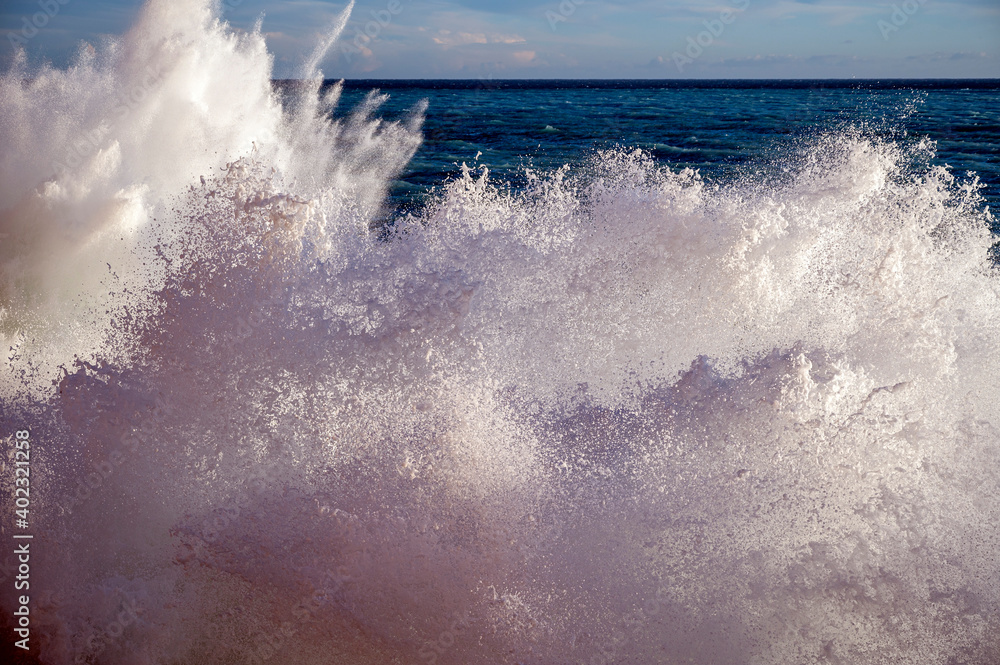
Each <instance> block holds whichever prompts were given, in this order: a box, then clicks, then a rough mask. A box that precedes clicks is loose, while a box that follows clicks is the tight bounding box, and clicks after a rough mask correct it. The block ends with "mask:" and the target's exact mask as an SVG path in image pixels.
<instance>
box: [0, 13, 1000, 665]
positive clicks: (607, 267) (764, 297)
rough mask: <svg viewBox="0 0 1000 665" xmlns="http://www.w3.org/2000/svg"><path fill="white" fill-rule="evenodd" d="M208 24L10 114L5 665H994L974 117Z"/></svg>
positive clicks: (991, 145)
mask: <svg viewBox="0 0 1000 665" xmlns="http://www.w3.org/2000/svg"><path fill="white" fill-rule="evenodd" d="M215 19H216V14H215V10H214V9H213V7H212V6H211V4H210V3H206V2H200V1H197V0H180V1H179V2H167V1H166V0H153V1H152V2H150V3H148V4H147V5H146V7H145V8H144V10H143V12H142V13H141V14H140V16H139V18H138V19H137V22H136V24H135V25H134V26H133V27H132V28H131V29H130V30H129V32H128V33H127V34H126V35H124V36H123V37H122V38H121V40H120V41H117V42H109V43H108V44H107V45H106V46H104V47H102V49H101V50H98V51H95V53H93V54H90V55H88V54H87V53H84V54H83V55H81V59H80V60H79V62H77V63H76V64H75V65H74V66H72V67H70V68H67V69H54V68H51V67H48V66H40V67H35V68H34V69H31V68H29V66H28V65H27V64H26V63H24V62H23V61H20V62H18V63H17V64H16V66H15V69H14V70H12V71H10V72H8V73H7V74H5V75H4V76H3V77H2V78H0V120H2V121H0V145H3V146H4V151H3V153H2V154H0V342H2V345H3V348H4V350H5V354H4V358H5V360H4V365H3V371H2V373H0V407H2V413H0V436H2V437H3V440H4V442H5V456H4V458H3V459H4V466H3V474H2V481H0V482H2V483H3V486H4V491H3V493H2V494H0V505H2V511H0V514H2V533H3V541H4V554H2V555H0V584H2V587H0V588H2V589H3V591H2V592H0V602H2V605H3V614H2V616H3V623H4V626H5V627H4V631H3V632H4V643H3V647H2V649H3V650H4V651H2V652H0V653H3V655H4V657H5V658H7V659H9V660H10V661H11V662H14V660H13V659H14V658H15V657H17V658H20V659H21V661H20V662H32V663H45V664H47V665H63V664H70V663H72V664H78V663H93V664H101V665H104V664H108V665H119V664H120V665H126V664H135V663H148V664H164V665H166V664H172V665H180V664H188V663H190V664H199V665H201V664H205V663H220V664H221V663H231V664H240V665H243V664H257V663H273V664H275V665H278V664H282V665H283V664H289V665H308V664H313V663H315V664H330V663H335V664H339V665H365V664H372V665H374V664H380V665H382V664H388V663H391V664H397V665H421V664H427V665H434V664H437V665H451V664H454V665H458V664H468V663H476V664H484V665H494V664H495V665H501V664H503V665H514V664H518V665H570V664H581V663H584V664H586V665H609V664H611V663H641V664H668V663H670V664H672V663H678V664H679V663H687V664H692V665H792V664H794V665H799V664H802V665H805V664H807V663H808V664H815V665H848V664H849V665H888V664H893V663H898V664H900V665H903V664H906V665H910V664H913V663H919V664H921V665H959V664H965V665H996V663H998V662H1000V638H998V636H1000V585H998V580H1000V559H998V557H997V555H996V553H997V551H998V549H1000V529H998V528H997V525H998V524H1000V498H998V497H1000V402H998V400H997V395H998V393H1000V390H998V388H1000V378H998V377H1000V325H998V321H1000V267H998V250H997V240H998V238H997V231H998V229H997V227H996V223H997V222H996V218H995V215H994V212H993V210H994V208H995V206H996V204H997V202H998V200H1000V189H998V186H1000V165H998V161H997V160H998V158H997V155H998V154H1000V131H998V128H1000V111H998V110H997V109H998V105H997V103H996V102H997V99H998V91H1000V84H998V83H997V82H996V81H690V82H676V81H669V82H661V81H497V80H491V79H483V80H478V81H346V82H343V83H340V82H338V81H336V80H327V79H324V75H322V74H320V73H319V72H316V75H315V76H314V77H312V78H311V79H309V80H305V81H296V82H289V81H275V80H273V75H272V59H271V56H270V55H269V54H268V52H267V46H266V41H265V37H264V35H262V34H260V33H258V32H237V31H233V30H231V29H230V28H229V26H228V25H227V24H225V23H222V22H218V21H216V20H215ZM345 20H346V19H345ZM330 73H331V72H326V75H327V76H329V74H330ZM375 90H378V92H375ZM18 552H22V554H19V553H18ZM19 557H27V560H26V559H25V558H19ZM17 642H22V644H23V646H24V647H27V648H20V646H19V645H17Z"/></svg>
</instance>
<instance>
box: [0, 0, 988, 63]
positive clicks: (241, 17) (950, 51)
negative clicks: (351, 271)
mask: <svg viewBox="0 0 1000 665" xmlns="http://www.w3.org/2000/svg"><path fill="white" fill-rule="evenodd" d="M346 4H347V3H346V2H326V1H323V0H289V1H269V0H242V2H236V1H234V0H227V1H226V2H223V3H221V6H222V8H223V10H222V11H223V13H222V15H223V18H224V20H227V21H229V22H230V24H231V25H232V26H233V27H235V28H239V29H244V30H250V29H253V26H254V24H255V22H256V21H257V20H258V19H259V17H261V16H262V15H263V30H264V32H265V35H266V36H267V39H268V44H269V48H270V49H271V50H272V52H273V53H274V56H275V76H276V77H279V78H280V77H287V76H294V75H295V73H296V72H297V70H298V68H299V67H300V66H301V63H302V61H303V59H304V58H305V57H306V55H307V54H308V53H309V52H310V51H311V50H312V48H313V46H314V45H315V43H316V42H317V41H318V40H319V39H320V38H321V34H320V33H319V31H318V28H317V26H326V25H328V24H329V23H330V21H331V20H332V19H333V17H335V16H336V15H337V14H339V13H340V12H341V11H342V10H343V8H344V7H345V6H346ZM140 5H141V2H139V0H106V1H104V2H99V3H83V2H74V1H73V0H69V2H67V3H66V4H65V5H60V6H59V7H60V9H59V11H58V12H57V13H56V15H54V16H52V17H51V18H50V19H48V20H47V21H46V25H45V26H44V27H43V28H41V29H39V30H38V34H37V35H35V36H33V37H31V39H29V40H27V43H26V44H25V48H26V50H27V54H28V57H29V59H30V60H31V61H32V62H41V61H50V62H52V63H53V64H55V65H56V66H65V65H66V64H67V63H68V62H70V61H71V59H72V57H73V54H74V53H75V52H76V51H77V50H78V49H79V48H80V43H81V42H88V43H99V42H101V41H102V40H104V39H107V38H108V36H109V35H115V34H120V33H121V32H123V31H124V30H125V29H127V27H128V25H129V23H130V22H131V20H132V19H133V18H134V16H135V14H136V12H137V11H138V8H139V6H140ZM234 5H235V6H234ZM38 11H39V4H38V0H34V1H29V0H8V1H7V2H5V3H4V6H3V9H2V10H0V29H2V34H3V35H4V36H9V35H11V34H13V35H15V36H16V35H18V34H20V31H21V30H22V28H23V26H24V21H25V20H28V21H30V20H31V17H32V16H33V15H34V14H36V13H37V12H38ZM15 41H17V40H16V39H14V38H9V39H5V42H8V43H5V44H4V47H3V54H2V56H0V58H2V60H3V62H2V64H3V65H4V67H5V68H6V67H8V66H9V65H10V62H11V61H12V59H13V57H14V48H13V46H12V44H13V43H14V42H15ZM320 66H321V68H322V70H323V72H324V73H325V75H326V76H329V77H346V78H352V77H365V78H477V77H482V76H490V77H494V78H504V77H506V78H727V77H733V78H851V77H858V78H935V77H943V78H965V77H969V78H978V77H998V76H1000V3H997V2H996V1H995V0H892V1H890V2H860V1H859V0H709V1H704V2H695V1H687V0H663V1H653V0H553V1H551V2H542V1H539V0H507V1H501V0H486V1H482V2H474V1H473V0H373V1H371V2H366V1H365V0H359V1H358V3H357V5H356V6H355V9H354V13H353V15H352V16H351V19H350V21H349V23H348V25H347V28H346V30H345V31H344V33H343V35H342V37H341V40H340V42H339V43H338V44H336V45H334V47H333V48H332V49H331V50H330V52H329V53H328V55H327V57H326V58H325V59H324V60H323V61H322V62H321V63H320Z"/></svg>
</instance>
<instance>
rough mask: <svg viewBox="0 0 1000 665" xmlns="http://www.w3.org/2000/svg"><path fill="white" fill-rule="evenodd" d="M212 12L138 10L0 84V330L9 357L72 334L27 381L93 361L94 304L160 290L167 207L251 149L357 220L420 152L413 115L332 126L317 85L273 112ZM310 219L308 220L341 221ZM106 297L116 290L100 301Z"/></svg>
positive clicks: (250, 42)
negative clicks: (103, 33) (129, 22)
mask: <svg viewBox="0 0 1000 665" xmlns="http://www.w3.org/2000/svg"><path fill="white" fill-rule="evenodd" d="M211 7H212V6H211V3H208V2H196V1H193V0H186V1H185V2H180V3H167V2H158V1H154V2H150V3H148V4H147V5H146V6H145V7H144V9H143V11H142V12H141V14H140V17H139V19H138V21H137V22H136V24H135V26H133V28H132V29H131V30H130V31H129V32H128V33H127V34H126V35H125V36H124V37H122V38H121V39H119V40H115V41H113V42H111V43H109V44H108V45H107V46H106V47H104V48H101V49H100V50H95V49H93V48H91V47H85V48H83V49H81V53H80V56H79V57H78V58H77V60H76V62H75V63H74V65H73V66H71V67H70V68H68V69H67V70H65V71H61V70H55V69H52V68H49V67H42V68H39V69H38V70H37V71H35V70H28V69H27V65H26V64H24V63H23V62H20V63H19V64H18V65H17V68H16V69H14V70H12V71H10V72H8V73H7V75H6V76H5V77H4V78H3V79H2V81H0V86H2V87H3V91H4V94H3V95H2V100H0V105H2V106H0V113H2V115H3V117H4V120H5V121H4V123H3V126H2V127H0V132H3V140H4V144H5V145H9V146H12V147H13V148H14V149H13V150H11V151H5V152H4V155H3V157H2V162H0V169H2V172H3V178H2V185H0V211H2V212H0V228H2V231H0V232H2V233H4V234H5V236H4V237H3V238H2V240H0V259H2V261H0V280H2V281H0V306H2V308H3V309H2V311H0V317H2V320H0V332H2V334H3V335H4V339H5V341H6V342H7V343H8V346H11V345H13V346H15V348H20V342H18V340H19V339H20V338H21V337H22V336H23V335H24V334H25V332H26V330H27V329H28V328H29V327H32V326H41V327H40V328H32V329H36V330H46V331H47V332H46V333H45V334H44V335H41V336H38V335H36V336H35V339H36V342H34V343H35V344H38V343H41V342H40V341H38V340H40V338H43V337H44V338H50V339H51V338H54V337H58V336H59V335H69V336H71V337H72V338H74V339H75V340H76V341H75V342H74V343H73V344H61V345H60V344H49V350H48V353H50V354H52V355H48V356H47V355H46V354H43V353H39V352H37V349H36V350H35V352H32V353H31V354H30V355H31V359H32V362H42V359H43V358H44V359H45V360H44V362H43V365H44V366H45V367H47V368H48V372H47V373H46V372H42V373H41V374H38V375H36V379H38V380H39V381H41V384H40V385H44V383H45V382H46V381H47V380H48V379H49V378H51V377H53V376H54V375H55V368H56V367H57V366H58V365H59V364H60V363H68V362H70V361H71V360H72V357H73V354H81V355H83V356H87V355H90V354H92V353H94V352H95V350H96V349H97V348H98V347H99V346H100V345H101V341H100V340H101V336H102V335H103V334H105V333H106V332H107V315H105V314H104V312H105V311H110V310H109V308H111V307H116V306H117V307H123V306H125V303H126V300H127V302H128V307H129V308H141V307H142V306H143V305H142V303H143V302H144V299H145V298H146V296H148V294H149V293H150V292H151V290H155V289H156V288H158V285H162V283H163V279H165V274H164V267H163V266H164V264H163V257H162V256H161V254H162V251H163V248H165V247H166V244H165V243H167V242H169V241H170V240H171V239H174V238H177V237H182V236H184V235H186V234H188V233H189V230H188V228H187V227H188V220H185V219H179V218H176V216H174V215H173V214H172V212H171V211H170V209H169V207H170V201H171V199H172V197H176V196H177V195H179V194H180V193H181V192H183V191H184V189H185V188H186V187H188V186H189V185H190V183H191V182H197V181H198V179H199V177H200V176H210V174H212V173H213V172H214V170H215V169H218V168H224V167H225V165H226V164H227V163H230V164H233V163H237V162H238V161H239V160H240V159H241V158H246V157H249V155H250V154H251V153H253V154H254V157H253V158H254V159H255V160H257V162H258V163H260V164H265V163H266V164H267V167H266V168H274V169H275V172H276V174H277V177H278V178H279V179H283V180H282V181H283V182H286V183H289V184H291V183H293V182H298V183H299V191H298V192H297V193H290V194H291V196H292V197H293V198H296V197H297V198H300V199H302V200H309V201H311V200H313V199H319V198H324V197H326V198H327V199H328V200H329V205H331V206H334V207H336V206H347V207H348V208H351V209H354V210H355V213H354V214H355V217H357V218H358V219H362V220H369V219H370V218H374V217H375V216H376V215H377V212H373V211H377V210H378V209H379V206H380V205H381V193H382V192H384V191H385V189H386V184H385V182H386V181H388V180H389V179H391V177H392V176H391V173H392V172H395V171H398V170H399V169H400V168H402V166H403V165H404V164H405V163H406V161H407V160H408V159H409V156H410V155H412V153H413V151H414V150H415V149H416V146H417V145H419V125H420V121H421V112H420V109H417V110H415V112H414V115H413V117H412V118H411V120H410V121H409V122H408V123H407V124H406V126H405V127H404V126H400V125H398V124H395V123H390V124H381V123H379V121H377V120H372V119H370V118H368V117H367V116H365V117H358V116H355V118H354V119H353V120H350V121H348V122H346V123H345V122H344V121H342V120H332V119H331V118H330V117H329V116H330V114H331V113H332V111H333V107H334V105H335V101H336V100H335V95H334V94H331V93H328V94H327V95H325V97H324V99H323V100H322V101H321V100H318V99H317V94H318V88H319V81H318V80H317V81H315V82H311V83H310V85H312V84H313V83H315V88H316V89H311V88H310V89H305V90H299V91H296V92H294V93H293V94H291V95H288V96H286V98H285V101H286V104H285V105H283V104H282V102H281V100H280V99H279V97H278V96H277V95H275V94H274V92H273V90H272V86H271V80H270V79H271V56H270V55H269V54H268V53H267V50H266V46H265V44H264V39H263V36H262V35H261V33H260V30H259V26H258V29H257V30H256V31H255V32H251V33H245V34H235V33H233V32H232V31H230V30H229V29H228V26H227V25H226V24H224V23H220V22H219V20H218V18H217V17H216V15H215V14H214V13H213V11H212V8H211ZM43 99H44V100H46V103H44V104H42V103H41V102H40V101H39V100H43ZM374 110H375V106H373V105H368V106H367V107H366V108H365V110H363V111H361V115H364V114H366V113H368V114H370V113H371V112H373V111H374ZM178 118H180V119H181V120H180V121H178ZM393 141H397V142H399V144H400V147H399V148H398V149H392V148H389V147H388V144H389V143H390V142H393ZM333 155H339V157H334V156H333ZM262 168H265V167H262ZM362 181H363V183H364V184H363V185H362V184H361V182H362ZM310 210H313V211H315V212H316V214H315V219H320V220H322V219H340V218H342V217H344V216H346V215H347V213H343V214H341V213H339V212H330V211H327V210H326V209H325V208H324V207H323V206H316V205H312V206H311V207H310ZM328 213H329V214H328ZM154 218H155V220H156V221H155V222H154V221H153V220H154ZM359 223H360V224H361V225H362V226H364V225H365V224H367V221H361V222H359ZM158 245H159V246H160V248H159V249H157V246H158ZM112 291H114V292H117V293H119V294H122V293H126V292H127V293H128V294H129V297H128V298H121V297H120V298H118V299H117V300H114V299H113V298H112V300H114V302H112V300H109V298H111V296H110V295H109V293H110V292H112ZM118 311H120V310H118ZM56 331H58V333H57V332H56ZM71 348H72V349H73V350H72V351H69V350H70V349H71ZM67 352H69V355H67ZM106 352H107V351H106ZM18 357H20V358H21V360H22V361H25V362H27V360H26V359H27V358H28V355H22V356H18Z"/></svg>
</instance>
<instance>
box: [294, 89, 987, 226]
mask: <svg viewBox="0 0 1000 665" xmlns="http://www.w3.org/2000/svg"><path fill="white" fill-rule="evenodd" d="M331 83H332V82H328V85H329V84H331ZM278 86H279V88H280V87H281V83H279V84H278ZM373 89H376V90H381V91H384V92H385V93H388V94H390V95H391V97H390V99H389V100H388V101H387V102H386V104H385V106H384V110H385V114H386V115H387V116H389V117H392V116H394V115H396V116H398V115H401V114H402V113H404V112H405V111H406V110H407V109H409V108H410V107H412V106H413V104H415V103H417V102H418V101H420V100H421V99H427V100H428V101H429V104H430V109H431V112H430V113H428V117H427V119H426V121H425V123H424V127H423V131H424V141H423V143H422V144H421V146H420V149H419V150H418V151H417V153H416V154H415V155H414V158H413V160H411V162H410V163H409V165H408V166H407V168H406V169H405V171H404V172H403V174H402V177H401V178H400V181H399V182H398V183H397V188H396V189H394V190H393V192H392V193H393V195H394V196H395V197H396V198H402V199H405V200H409V199H412V198H422V196H421V195H423V194H424V193H425V192H427V191H428V190H431V189H433V188H434V187H436V186H440V184H441V182H442V181H443V180H444V179H446V178H447V177H449V176H454V175H455V173H456V171H457V170H458V166H460V165H461V164H462V163H463V162H464V163H467V164H468V165H470V166H475V165H479V166H485V167H488V168H489V169H491V170H492V171H493V173H494V174H495V175H498V176H502V177H503V178H504V179H505V180H507V181H509V182H511V183H514V184H516V185H517V184H521V183H522V182H523V175H524V169H525V168H535V169H542V170H551V169H554V168H558V167H559V166H562V165H563V164H577V165H578V164H580V163H581V162H583V161H585V160H586V158H587V157H588V156H590V155H591V154H592V153H593V152H594V151H597V150H601V149H607V148H613V147H619V148H630V149H635V148H638V149H641V150H643V151H644V152H645V153H646V154H648V155H650V156H652V157H654V158H655V159H656V160H658V161H659V162H660V163H662V164H664V165H669V166H671V167H673V168H675V169H681V168H691V169H697V170H698V171H699V172H700V173H701V174H702V175H703V176H704V177H706V178H708V179H711V180H712V181H716V182H732V181H733V180H737V179H740V178H747V177H752V178H758V177H760V176H764V177H765V178H767V179H773V178H776V177H781V174H782V173H786V172H787V171H788V168H789V167H790V166H792V165H793V164H794V163H795V162H796V159H797V158H799V157H801V155H802V154H803V153H805V152H806V151H807V150H808V149H809V147H810V145H812V143H813V141H815V139H816V138H817V137H819V136H820V135H822V134H823V133H825V132H843V131H849V130H851V129H860V130H863V131H864V133H865V135H866V136H869V137H873V138H875V137H878V138H880V139H885V140H892V141H899V142H903V143H906V142H916V141H919V140H921V139H924V138H929V139H930V140H932V141H934V142H935V146H936V150H935V154H934V156H933V157H932V159H931V163H933V164H941V165H948V166H949V167H950V168H951V169H952V171H953V172H954V173H955V174H956V175H959V176H962V177H965V176H966V174H967V173H968V172H970V171H971V172H973V173H974V174H976V175H978V176H979V180H980V182H981V183H982V184H983V185H985V187H984V189H983V195H984V198H985V199H986V201H987V203H988V204H989V205H990V207H991V208H992V209H994V210H995V209H996V206H997V203H998V202H1000V110H998V108H1000V104H998V102H1000V82H998V81H997V80H981V79H980V80H975V79H973V80H923V81H922V80H890V81H873V80H867V81H849V80H816V81H796V80H783V81H770V80H763V81H752V80H743V81H735V80H731V81H727V80H720V81H676V80H675V81H656V80H650V81H630V80H623V81H615V80H596V81H595V80H589V81H566V80H559V81H545V80H541V81H523V80H519V81H506V80H494V79H482V80H466V81H455V80H443V81H433V80H424V81H400V80H364V81H347V82H345V88H344V101H345V103H347V104H348V105H350V104H354V103H356V102H358V101H360V100H361V98H362V97H363V96H364V95H366V94H367V93H368V92H370V91H371V90H373Z"/></svg>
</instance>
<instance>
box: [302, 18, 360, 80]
mask: <svg viewBox="0 0 1000 665" xmlns="http://www.w3.org/2000/svg"><path fill="white" fill-rule="evenodd" d="M353 10H354V0H351V1H350V2H349V3H348V4H347V7H345V8H344V11H342V12H340V15H339V16H338V17H337V18H335V19H334V20H333V22H332V23H331V24H330V27H329V28H328V29H327V32H326V35H324V36H323V38H322V39H320V41H319V43H317V44H316V48H315V49H314V50H313V52H312V54H311V55H310V56H309V59H308V60H306V62H305V64H304V65H302V74H301V78H303V79H305V80H312V79H314V78H316V77H319V78H321V79H322V78H323V73H322V72H321V71H320V70H319V63H320V62H322V61H323V58H324V57H325V56H326V54H327V52H329V50H330V48H331V47H332V46H333V45H334V44H336V43H337V39H339V38H340V33H342V32H343V31H344V28H345V27H346V26H347V20H348V19H349V18H351V12H352V11H353Z"/></svg>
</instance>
